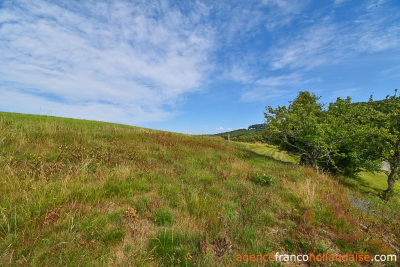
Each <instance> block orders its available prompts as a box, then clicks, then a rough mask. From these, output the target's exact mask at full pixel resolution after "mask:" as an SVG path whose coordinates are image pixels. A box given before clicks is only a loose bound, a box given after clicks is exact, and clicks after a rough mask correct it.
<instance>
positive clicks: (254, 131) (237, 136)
mask: <svg viewBox="0 0 400 267" xmlns="http://www.w3.org/2000/svg"><path fill="white" fill-rule="evenodd" d="M265 128H266V125H265V124H263V123H260V124H253V125H250V126H249V127H248V128H247V129H245V128H243V129H238V130H234V131H230V132H224V133H220V134H217V135H218V136H221V137H222V138H224V139H226V140H228V135H229V136H230V139H231V140H232V141H238V142H267V135H266V131H265Z"/></svg>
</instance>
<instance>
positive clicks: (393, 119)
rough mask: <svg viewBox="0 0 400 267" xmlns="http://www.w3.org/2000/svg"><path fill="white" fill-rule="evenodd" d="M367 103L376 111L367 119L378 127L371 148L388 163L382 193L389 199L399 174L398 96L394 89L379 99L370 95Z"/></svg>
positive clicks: (399, 108)
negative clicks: (390, 93)
mask: <svg viewBox="0 0 400 267" xmlns="http://www.w3.org/2000/svg"><path fill="white" fill-rule="evenodd" d="M367 105H368V107H369V108H371V109H373V110H374V111H376V113H374V114H373V116H370V117H369V119H370V120H371V123H372V124H374V125H375V126H376V127H377V128H378V129H379V133H378V134H376V138H375V140H376V142H375V143H374V148H373V149H374V151H378V153H380V156H381V157H382V158H383V159H385V160H386V161H387V162H389V164H390V171H389V172H388V180H387V184H388V187H387V189H386V190H385V191H384V194H383V197H384V198H386V199H389V198H390V197H392V195H393V193H394V184H395V181H396V180H398V178H399V174H400V172H399V168H400V96H397V89H396V90H395V92H394V94H393V95H388V96H387V97H386V99H384V100H381V101H375V102H374V101H373V100H372V96H371V98H370V101H369V102H368V104H367Z"/></svg>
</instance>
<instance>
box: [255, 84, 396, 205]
mask: <svg viewBox="0 0 400 267" xmlns="http://www.w3.org/2000/svg"><path fill="white" fill-rule="evenodd" d="M319 99H320V97H318V96H316V95H315V94H311V93H309V92H300V93H299V94H298V96H297V98H296V99H295V100H293V101H291V102H289V104H288V105H287V106H286V105H284V106H278V107H277V108H272V107H271V106H268V107H266V112H265V113H264V115H265V120H266V129H265V130H264V134H263V135H264V138H263V139H262V140H268V141H269V142H272V143H274V144H276V145H278V146H279V147H280V148H282V149H285V150H287V151H289V152H291V153H293V154H297V155H299V156H300V158H301V160H300V161H301V164H304V165H310V166H313V167H316V168H321V169H324V170H326V171H329V172H332V173H345V174H347V175H353V174H355V173H357V172H359V171H361V170H369V171H378V170H380V168H381V163H382V160H385V161H387V162H389V163H390V171H389V172H388V188H387V189H386V190H385V192H384V194H383V197H384V198H386V199H388V198H390V197H391V196H392V195H393V193H394V183H395V181H396V180H397V179H398V177H399V163H400V97H398V96H397V89H396V90H395V92H394V94H393V95H388V96H387V97H386V99H384V100H381V101H373V99H372V96H371V98H370V100H369V101H368V102H364V103H352V102H351V98H350V97H348V98H346V99H342V98H337V100H336V101H335V102H332V103H326V104H324V103H320V102H319ZM265 136H267V137H268V138H266V137H265Z"/></svg>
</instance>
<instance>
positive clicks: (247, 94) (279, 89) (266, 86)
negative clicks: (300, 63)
mask: <svg viewBox="0 0 400 267" xmlns="http://www.w3.org/2000/svg"><path fill="white" fill-rule="evenodd" d="M316 81H318V78H312V79H306V78H305V77H303V75H302V74H300V73H298V72H293V73H291V74H287V75H279V76H269V77H264V78H259V79H257V80H255V81H254V82H253V83H252V84H251V86H249V88H248V89H247V90H245V91H244V92H243V94H242V96H241V100H242V101H243V102H258V101H265V100H271V99H274V98H278V97H282V96H284V95H285V94H288V92H289V90H288V89H289V88H292V87H296V86H301V85H304V84H307V83H311V82H316Z"/></svg>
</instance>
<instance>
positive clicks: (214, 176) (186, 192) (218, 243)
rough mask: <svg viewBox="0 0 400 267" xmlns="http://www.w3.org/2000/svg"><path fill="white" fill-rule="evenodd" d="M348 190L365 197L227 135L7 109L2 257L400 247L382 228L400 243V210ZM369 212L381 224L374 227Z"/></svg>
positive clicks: (173, 261)
mask: <svg viewBox="0 0 400 267" xmlns="http://www.w3.org/2000/svg"><path fill="white" fill-rule="evenodd" d="M260 181H261V182H260ZM351 194H352V195H353V197H354V196H355V197H359V198H361V197H362V195H361V193H358V191H349V190H348V189H346V187H344V186H342V185H341V184H340V183H339V182H338V181H337V180H336V179H335V178H333V177H330V176H329V175H327V174H323V173H316V172H315V171H314V170H312V169H310V168H307V167H301V166H298V165H296V164H294V163H290V161H289V162H286V163H284V162H281V161H278V160H275V159H273V158H272V157H269V156H267V155H266V154H264V155H262V153H261V154H260V153H254V152H253V151H251V150H250V149H249V148H248V147H245V146H244V145H242V144H237V143H233V142H231V143H228V142H226V141H224V140H222V139H220V138H214V137H203V136H189V135H183V134H175V133H169V132H161V131H154V130H148V129H142V128H136V127H130V126H124V125H117V124H110V123H102V122H93V121H82V120H72V119H61V118H54V117H46V116H33V115H23V114H13V113H0V265H5V266H7V265H9V266H14V265H34V266H36V265H41V266H42V265H43V266H55V265H67V266H78V265H96V266H110V265H117V266H154V265H157V264H158V265H161V266H163V265H164V266H171V265H182V266H192V265H193V266H212V265H214V266H218V265H219V266H234V265H237V262H236V260H235V259H236V255H237V254H260V253H262V254H266V253H275V252H280V253H285V252H287V253H311V252H313V253H320V252H321V251H323V252H337V253H343V252H352V253H356V252H357V253H371V254H385V253H393V251H394V250H393V247H391V246H390V245H389V244H388V242H387V240H384V239H382V237H381V234H384V235H385V236H386V237H388V238H389V237H390V238H389V239H390V244H391V245H394V246H399V244H398V240H399V228H398V225H399V224H398V221H397V222H396V221H395V220H392V221H391V222H390V223H386V224H385V222H386V221H385V220H387V218H389V217H386V216H383V215H382V216H375V215H374V214H372V213H369V212H366V211H362V210H360V209H359V208H357V207H356V206H355V205H354V204H353V203H352V200H351V198H350V197H349V196H350V195H351ZM355 194H359V195H355ZM393 201H395V200H393ZM393 206H394V204H393ZM361 221H362V223H363V225H367V226H370V227H371V228H370V229H372V228H373V227H372V226H371V225H372V223H375V224H378V223H379V225H380V227H381V228H380V230H379V231H377V230H376V228H374V233H375V234H371V233H369V232H366V231H365V229H363V228H360V222H361ZM396 227H397V228H396Z"/></svg>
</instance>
